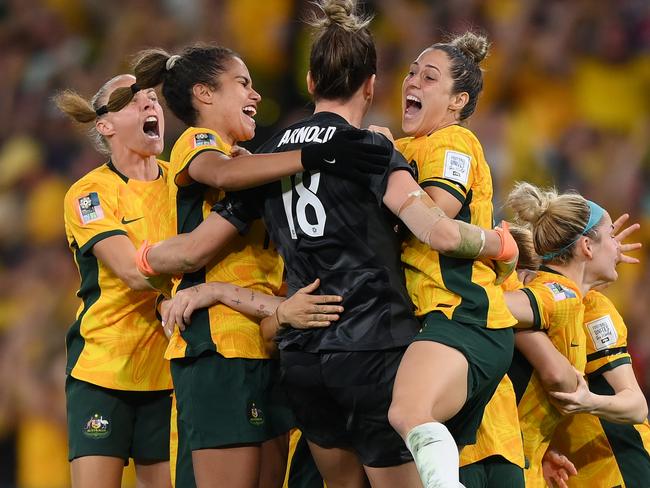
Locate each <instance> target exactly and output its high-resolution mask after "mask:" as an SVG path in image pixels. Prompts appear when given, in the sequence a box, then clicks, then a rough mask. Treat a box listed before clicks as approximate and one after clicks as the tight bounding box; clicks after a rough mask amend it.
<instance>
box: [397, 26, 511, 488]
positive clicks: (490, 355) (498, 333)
mask: <svg viewBox="0 0 650 488" xmlns="http://www.w3.org/2000/svg"><path fill="white" fill-rule="evenodd" d="M487 51H488V43H487V40H486V38H485V37H483V36H478V35H475V34H473V33H470V32H468V33H465V34H463V35H461V36H458V37H456V38H454V39H452V40H451V41H450V42H448V43H439V44H434V45H433V46H431V47H429V48H427V49H425V50H424V51H423V52H422V53H421V54H420V55H419V56H418V58H417V59H416V60H415V61H414V62H413V63H412V64H411V66H410V68H409V73H408V74H407V76H406V78H405V79H404V83H403V85H402V106H403V114H402V129H403V131H404V132H405V133H406V134H408V135H409V136H410V137H407V138H404V139H400V140H398V141H397V142H396V147H397V148H398V149H399V150H400V152H401V153H402V154H403V155H404V157H405V158H406V159H407V160H408V161H412V164H414V165H415V167H416V168H417V177H418V181H419V183H420V186H421V187H422V188H423V189H424V190H425V191H426V192H427V194H428V195H429V196H430V197H431V199H432V200H433V201H434V202H435V204H436V205H437V206H438V207H439V208H441V209H442V210H444V212H445V214H446V215H447V216H448V217H450V218H454V219H456V220H457V221H460V222H467V223H472V224H475V225H478V226H480V227H483V228H485V229H489V228H491V227H492V225H493V224H492V221H493V210H492V180H491V176H490V169H489V167H488V164H487V162H486V161H485V157H484V155H483V149H482V148H481V144H480V142H479V141H478V140H477V138H476V136H474V134H473V133H472V132H471V131H469V130H468V129H466V128H465V127H463V126H462V123H463V121H465V120H466V119H467V118H468V117H469V116H470V115H472V113H473V112H474V109H475V107H476V103H477V100H478V96H479V93H480V91H481V89H482V85H483V81H482V75H481V69H480V66H479V65H480V62H481V60H482V59H483V58H484V57H485V56H486V54H487ZM402 263H403V264H404V266H405V274H406V285H407V288H408V291H409V295H410V297H411V299H412V300H413V303H414V304H415V307H416V315H417V316H418V317H420V318H421V319H422V320H423V324H424V327H423V329H422V331H421V332H420V334H419V335H418V336H417V337H416V339H415V342H414V343H413V344H412V345H410V346H409V348H408V350H407V352H406V354H405V355H404V359H403V360H402V363H401V365H400V369H399V372H398V374H397V378H396V381H395V389H394V392H393V401H392V404H391V408H390V412H389V417H390V419H391V424H392V425H393V427H395V429H396V430H397V431H398V432H399V433H400V435H401V436H402V438H403V439H404V440H405V441H406V444H407V446H408V447H409V449H410V450H411V452H412V454H413V457H414V459H415V463H416V465H417V466H418V470H419V472H420V476H421V477H422V481H423V484H424V485H425V486H437V485H436V483H441V485H440V486H457V485H458V476H459V475H458V449H457V445H459V446H463V445H466V444H474V442H475V441H476V431H477V429H478V427H479V424H480V423H481V419H482V417H483V410H484V408H485V405H486V404H487V402H488V401H489V400H490V398H491V397H492V395H493V393H494V392H495V389H496V388H497V385H498V384H499V382H500V381H501V379H502V378H503V376H504V374H505V372H506V371H507V369H508V367H509V365H510V361H511V358H512V351H513V347H514V343H513V332H512V326H513V325H514V324H515V323H516V321H515V319H514V317H513V316H512V315H511V314H510V312H509V311H508V308H507V306H506V303H505V300H504V297H503V291H502V290H501V288H500V287H499V286H498V285H497V284H496V282H495V278H496V273H497V271H495V265H494V263H493V262H491V261H489V260H481V259H477V260H474V259H466V258H463V257H448V256H444V255H441V254H439V253H435V252H431V250H430V249H429V248H428V247H427V246H425V245H422V244H421V243H420V242H419V241H418V240H417V238H415V237H414V236H411V237H410V238H409V239H408V240H407V244H406V247H405V248H404V250H403V252H402ZM515 468H516V466H515Z"/></svg>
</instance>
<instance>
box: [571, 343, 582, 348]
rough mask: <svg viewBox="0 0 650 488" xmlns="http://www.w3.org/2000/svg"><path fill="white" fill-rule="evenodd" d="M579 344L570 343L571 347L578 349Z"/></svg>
mask: <svg viewBox="0 0 650 488" xmlns="http://www.w3.org/2000/svg"><path fill="white" fill-rule="evenodd" d="M578 346H580V344H574V343H573V342H572V343H571V347H578Z"/></svg>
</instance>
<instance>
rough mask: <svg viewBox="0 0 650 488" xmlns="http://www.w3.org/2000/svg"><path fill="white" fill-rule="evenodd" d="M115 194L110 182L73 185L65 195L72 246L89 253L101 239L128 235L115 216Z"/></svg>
mask: <svg viewBox="0 0 650 488" xmlns="http://www.w3.org/2000/svg"><path fill="white" fill-rule="evenodd" d="M115 200H116V195H115V192H114V189H113V188H112V187H111V186H110V185H105V184H101V185H100V184H99V183H92V182H84V183H81V184H76V185H73V187H72V188H71V189H70V190H69V191H68V193H67V194H66V196H65V202H64V218H65V226H66V231H67V234H68V241H69V242H70V244H71V245H73V243H74V244H76V246H77V247H78V248H79V250H80V251H81V253H82V254H87V253H88V252H89V251H90V250H91V249H92V247H93V246H94V245H95V244H97V243H98V242H99V241H101V240H102V239H105V238H107V237H110V236H114V235H127V231H126V228H125V225H124V224H123V223H122V222H120V220H119V219H118V218H117V216H116V212H115V211H116V201H115Z"/></svg>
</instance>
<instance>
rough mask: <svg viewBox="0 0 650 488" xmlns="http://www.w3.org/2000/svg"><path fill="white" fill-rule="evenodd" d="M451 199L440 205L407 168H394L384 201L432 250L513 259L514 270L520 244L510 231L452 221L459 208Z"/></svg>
mask: <svg viewBox="0 0 650 488" xmlns="http://www.w3.org/2000/svg"><path fill="white" fill-rule="evenodd" d="M448 200H453V199H452V197H449V199H448ZM448 200H444V201H442V203H441V204H440V205H438V204H437V203H436V202H435V201H434V200H433V199H432V198H431V196H430V195H429V193H427V192H425V191H424V190H422V189H421V188H420V186H419V185H418V184H417V182H416V181H415V180H414V179H413V177H412V176H411V175H410V174H409V173H408V172H407V171H393V172H392V173H391V175H390V176H389V179H388V187H387V189H386V193H385V194H384V204H385V205H386V206H387V207H388V208H389V209H390V210H391V211H392V212H393V213H394V214H395V215H397V216H398V217H399V218H400V219H401V220H402V222H404V224H406V226H407V227H408V228H409V230H410V231H411V232H412V233H413V234H414V235H415V236H416V237H417V238H418V239H419V240H420V241H422V242H423V243H425V244H427V245H428V246H429V247H431V249H433V250H435V251H438V252H440V253H441V254H445V255H447V256H452V257H459V258H472V259H473V258H478V257H485V258H491V259H496V260H502V261H508V262H510V261H513V266H512V269H513V270H514V264H516V261H517V254H518V252H517V245H516V244H515V242H514V239H512V236H511V235H510V233H509V232H508V230H507V229H498V230H485V229H481V228H480V227H477V226H475V225H472V224H467V223H465V222H461V221H458V220H453V219H452V218H450V215H451V214H454V215H455V214H457V213H458V210H459V209H460V207H459V206H458V201H456V202H455V203H454V202H450V201H448ZM454 208H455V210H454ZM454 212H455V213H454Z"/></svg>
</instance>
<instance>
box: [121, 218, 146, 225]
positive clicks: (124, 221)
mask: <svg viewBox="0 0 650 488" xmlns="http://www.w3.org/2000/svg"><path fill="white" fill-rule="evenodd" d="M140 219H144V217H138V218H137V219H131V220H126V219H125V218H124V217H122V225H126V224H130V223H132V222H135V221H136V220H140Z"/></svg>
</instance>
